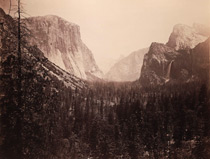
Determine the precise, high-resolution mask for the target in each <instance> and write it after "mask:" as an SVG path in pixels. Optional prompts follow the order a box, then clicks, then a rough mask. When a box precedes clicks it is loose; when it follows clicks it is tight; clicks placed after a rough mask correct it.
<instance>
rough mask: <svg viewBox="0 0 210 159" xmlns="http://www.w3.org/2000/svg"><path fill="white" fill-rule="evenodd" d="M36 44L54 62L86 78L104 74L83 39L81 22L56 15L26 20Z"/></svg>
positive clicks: (31, 41)
mask: <svg viewBox="0 0 210 159" xmlns="http://www.w3.org/2000/svg"><path fill="white" fill-rule="evenodd" d="M25 23H26V26H27V27H28V28H29V29H30V30H31V34H32V38H30V39H29V41H30V43H31V44H32V45H36V46H37V47H38V48H39V49H41V51H42V52H43V53H44V55H45V57H47V58H48V59H49V60H50V61H51V62H53V63H54V64H56V65H58V66H59V67H61V68H62V69H64V70H66V71H67V72H69V73H71V74H74V75H75V76H77V77H79V78H82V79H89V78H88V76H89V75H91V76H95V77H97V78H101V77H102V72H101V71H100V69H99V68H98V66H97V65H96V62H95V59H94V57H93V54H92V52H91V51H90V50H89V49H88V47H87V46H86V45H85V44H84V43H83V42H82V40H81V35H80V28H79V26H78V25H76V24H73V23H70V22H67V21H66V20H64V19H62V18H60V17H58V16H53V15H48V16H42V17H41V16H40V17H31V18H27V19H26V20H25Z"/></svg>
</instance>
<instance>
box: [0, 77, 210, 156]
mask: <svg viewBox="0 0 210 159" xmlns="http://www.w3.org/2000/svg"><path fill="white" fill-rule="evenodd" d="M31 74H33V73H31ZM31 74H30V77H28V78H25V79H26V80H24V83H25V84H24V86H25V88H27V89H25V90H24V91H23V92H24V93H23V97H22V99H23V100H22V101H23V107H22V110H21V113H18V109H15V108H17V107H14V105H15V104H16V103H14V102H15V98H16V95H15V94H13V92H15V91H11V90H8V92H7V93H8V97H7V100H4V102H7V108H5V110H4V109H3V110H2V111H1V123H2V124H1V132H2V133H1V134H3V136H1V144H0V146H1V155H2V156H5V158H6V159H7V158H26V159H28V158H32V159H33V158H36V159H38V158H40V159H45V158H46V159H48V158H52V159H59V158H62V159H65V158H66V159H67V158H71V159H86V158H89V159H90V158H91V159H97V158H98V159H109V158H110V159H112V158H113V159H141V158H154V159H159V158H160V159H161V158H164V159H165V158H170V159H173V158H174V159H177V158H185V159H187V158H191V159H199V158H200V159H208V158H209V157H210V154H209V148H210V137H209V135H210V134H209V123H210V118H209V115H210V110H209V90H208V87H207V84H206V83H205V82H202V81H194V82H189V83H185V84H166V85H162V86H151V87H147V88H145V87H141V86H140V85H139V84H138V81H137V82H135V83H113V82H90V83H87V85H88V87H86V88H84V89H77V88H76V90H72V89H70V88H66V87H65V86H64V85H63V83H62V82H60V83H53V82H50V81H44V80H42V81H39V82H37V83H35V82H32V81H34V80H35V79H36V78H38V77H36V76H31ZM40 80H41V79H40ZM10 88H11V87H10ZM13 88H15V87H13ZM20 114H21V116H19V115H20ZM17 119H19V120H17ZM18 150H19V151H18ZM17 156H18V157H17Z"/></svg>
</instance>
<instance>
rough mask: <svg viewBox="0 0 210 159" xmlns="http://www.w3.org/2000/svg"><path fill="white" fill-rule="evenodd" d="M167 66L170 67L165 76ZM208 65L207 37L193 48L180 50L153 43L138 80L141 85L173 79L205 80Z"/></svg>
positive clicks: (179, 80) (207, 76)
mask: <svg viewBox="0 0 210 159" xmlns="http://www.w3.org/2000/svg"><path fill="white" fill-rule="evenodd" d="M170 63H171V66H170ZM169 66H170V67H171V68H170V72H169V77H167V73H168V71H169ZM209 67H210V66H209V39H207V40H206V41H205V42H203V43H200V44H198V45H197V46H196V47H195V48H194V49H187V50H180V51H175V50H174V49H173V48H170V47H168V46H166V45H164V44H158V43H153V44H152V45H151V47H150V50H149V52H148V53H147V54H146V55H145V57H144V64H143V66H142V73H141V76H140V82H141V84H142V85H143V86H149V85H157V84H164V83H166V82H175V81H176V82H188V81H190V80H198V79H199V80H205V81H206V80H208V78H209Z"/></svg>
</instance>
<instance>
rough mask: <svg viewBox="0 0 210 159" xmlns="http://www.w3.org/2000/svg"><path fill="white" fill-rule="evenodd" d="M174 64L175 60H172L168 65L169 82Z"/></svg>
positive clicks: (167, 75)
mask: <svg viewBox="0 0 210 159" xmlns="http://www.w3.org/2000/svg"><path fill="white" fill-rule="evenodd" d="M173 62H174V60H172V61H171V62H170V63H169V65H168V69H167V74H166V80H169V79H170V74H171V66H172V63H173Z"/></svg>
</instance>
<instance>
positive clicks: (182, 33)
mask: <svg viewBox="0 0 210 159" xmlns="http://www.w3.org/2000/svg"><path fill="white" fill-rule="evenodd" d="M205 30H206V31H205ZM207 30H208V28H207V27H205V26H203V25H201V24H197V23H194V25H193V26H192V27H191V26H188V25H184V24H176V25H175V26H174V27H173V31H172V33H171V35H170V37H169V41H168V42H167V44H166V45H168V46H169V47H172V48H174V49H176V50H184V49H192V48H194V47H195V46H196V45H197V44H199V43H201V42H204V41H205V40H206V39H207V38H208V36H209V32H208V31H207Z"/></svg>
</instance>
